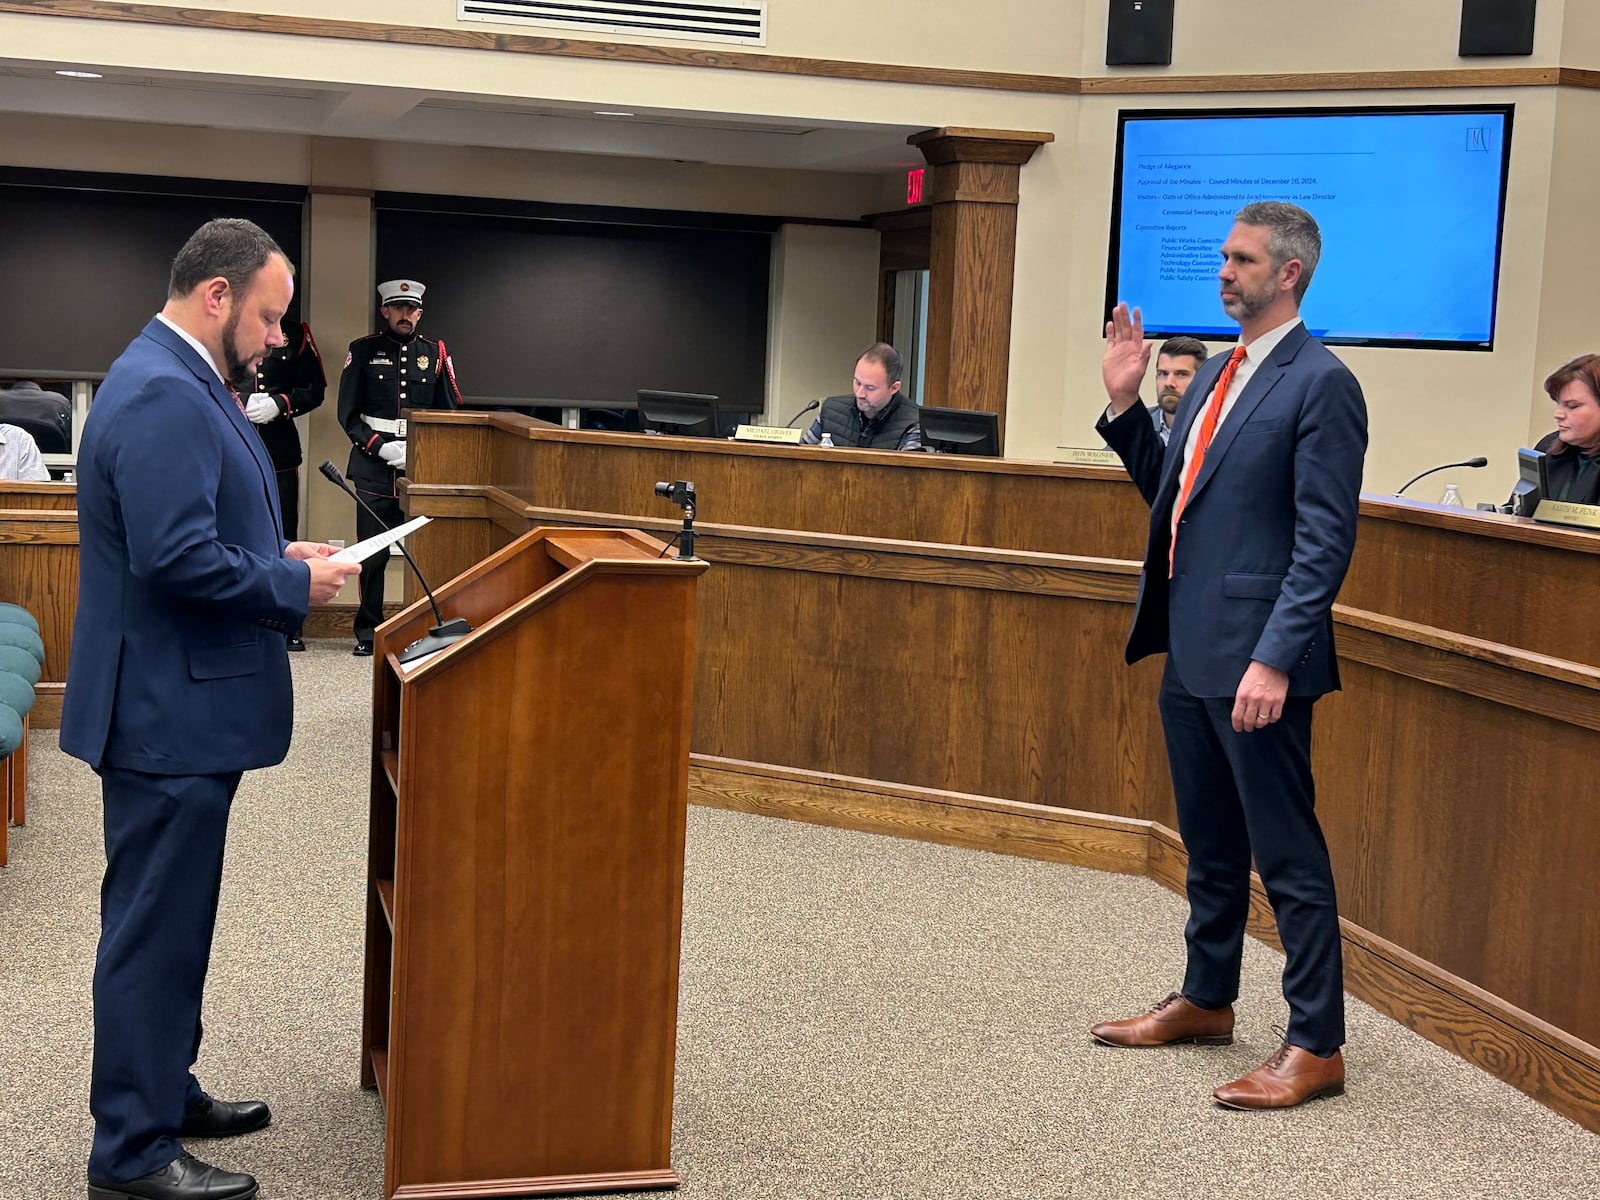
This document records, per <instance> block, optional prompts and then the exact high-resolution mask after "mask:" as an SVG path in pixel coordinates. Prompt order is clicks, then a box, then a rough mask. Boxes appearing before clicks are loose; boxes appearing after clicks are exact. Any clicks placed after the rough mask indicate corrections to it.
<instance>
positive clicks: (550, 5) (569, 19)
mask: <svg viewBox="0 0 1600 1200" xmlns="http://www.w3.org/2000/svg"><path fill="white" fill-rule="evenodd" d="M456 15H457V16H459V17H460V18H461V19H462V20H463V21H492V22H494V23H496V24H505V25H536V26H539V27H540V28H541V29H552V30H557V29H598V30H602V31H604V32H606V33H619V34H624V35H626V34H650V35H652V36H655V37H664V38H686V39H689V40H691V41H696V42H737V43H740V44H742V45H746V46H765V45H766V44H767V0H742V2H741V0H720V2H719V0H700V2H699V3H676V2H674V0H459V2H458V3H457V5H456Z"/></svg>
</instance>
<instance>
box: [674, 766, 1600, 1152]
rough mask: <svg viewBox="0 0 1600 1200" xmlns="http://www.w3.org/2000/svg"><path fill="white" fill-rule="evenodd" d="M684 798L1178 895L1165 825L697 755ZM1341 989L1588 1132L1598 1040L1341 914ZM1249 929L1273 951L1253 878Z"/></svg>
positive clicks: (1597, 1087) (1595, 1096)
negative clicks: (1105, 874)
mask: <svg viewBox="0 0 1600 1200" xmlns="http://www.w3.org/2000/svg"><path fill="white" fill-rule="evenodd" d="M689 801H690V803H692V804H698V805H702V806H704V807H708V808H722V809H728V810H731V811H735V812H747V813H755V814H757V815H760V816H769V817H781V818H784V819H787V820H797V821H806V822H809V823H811V824H814V825H828V826H832V827H834V828H839V829H853V830H857V831H860V832H865V833H882V834H889V835H891V836H894V837H908V838H914V839H916V840H918V841H926V842H937V843H939V844H941V845H946V846H961V847H964V848H966V849H972V850H989V851H993V852H994V853H997V854H1014V855H1018V856H1021V857H1024V858H1037V859H1043V860H1045V861H1047V862H1059V863H1066V864H1069V865H1072V866H1081V867H1089V868H1092V869H1094V870H1101V871H1116V872H1119V873H1122V874H1136V875H1137V874H1143V875H1147V876H1149V877H1150V878H1151V879H1154V880H1155V881H1156V882H1158V883H1161V884H1163V885H1165V886H1166V887H1168V888H1171V889H1172V890H1173V891H1176V892H1179V893H1181V892H1182V891H1183V881H1184V873H1185V870H1186V868H1187V865H1188V855H1187V854H1186V852H1185V851H1184V849H1183V843H1182V841H1181V840H1180V839H1179V837H1178V835H1177V834H1176V833H1174V832H1173V831H1172V830H1170V829H1168V828H1167V827H1166V826H1164V825H1160V824H1157V823H1155V822H1151V821H1137V820H1130V819H1123V818H1113V817H1105V816H1100V815H1098V814H1095V813H1085V812H1075V811H1070V810H1067V809H1055V808H1047V807H1045V806H1042V805H1033V804H1019V803H1015V802H1012V801H1006V800H997V799H993V798H990V797H986V796H972V795H966V794H964V793H957V792H941V791H936V790H933V789H928V788H912V787H904V786H901V785H898V784H889V783H882V782H879V781H877V780H865V779H854V778H850V777H847V776H841V775H826V774H823V773H820V772H815V771H802V770H797V769H794V768H789V767H775V766H771V765H767V764H762V763H747V762H738V761H735V760H732V759H723V758H713V757H710V756H708V755H700V754H694V755H691V756H690V768H689ZM1340 926H1341V933H1342V937H1343V943H1344V961H1345V987H1346V989H1347V990H1349V991H1350V993H1351V994H1352V995H1354V996H1357V997H1359V998H1360V999H1361V1000H1363V1001H1364V1002H1366V1003H1367V1004H1370V1005H1371V1006H1372V1007H1373V1008H1375V1009H1377V1010H1378V1011H1379V1012H1381V1013H1383V1014H1385V1015H1386V1016H1388V1017H1391V1018H1393V1019H1394V1020H1396V1021H1399V1022H1400V1023H1401V1024H1402V1025H1405V1026H1406V1027H1407V1028H1408V1029H1411V1030H1413V1031H1414V1032H1416V1033H1418V1034H1420V1035H1421V1036H1422V1037H1425V1038H1427V1039H1428V1040H1429V1041H1430V1042H1432V1043H1434V1044H1435V1045H1436V1046H1442V1047H1443V1048H1444V1049H1446V1050H1449V1051H1450V1052H1451V1053H1453V1054H1456V1055H1458V1056H1459V1057H1461V1058H1463V1059H1465V1060H1466V1061H1467V1062H1470V1063H1472V1064H1473V1065H1474V1066H1476V1067H1478V1068H1479V1069H1480V1070H1483V1071H1487V1072H1488V1073H1489V1074H1491V1075H1494V1076H1495V1077H1497V1078H1499V1079H1502V1080H1504V1081H1505V1082H1507V1083H1509V1084H1511V1085H1512V1086H1513V1087H1515V1088H1517V1089H1519V1090H1520V1091H1522V1092H1525V1093H1527V1094H1528V1095H1529V1096H1531V1097H1533V1098H1534V1099H1535V1100H1537V1101H1538V1102H1539V1103H1541V1104H1543V1105H1545V1106H1546V1107H1547V1108H1550V1109H1553V1110H1554V1111H1556V1112H1558V1113H1560V1114H1561V1115H1562V1116H1565V1117H1567V1118H1569V1119H1570V1120H1572V1121H1575V1122H1576V1123H1577V1124H1579V1125H1581V1126H1583V1127H1584V1128H1585V1129H1588V1130H1591V1131H1593V1132H1596V1133H1600V1048H1597V1047H1595V1046H1591V1045H1589V1044H1588V1043H1586V1042H1583V1041H1580V1040H1579V1039H1577V1038H1575V1037H1573V1036H1571V1035H1570V1034H1567V1033H1564V1032H1563V1031H1561V1030H1559V1029H1557V1028H1555V1027H1553V1026H1551V1025H1549V1024H1547V1023H1546V1022H1544V1021H1541V1020H1539V1019H1538V1018H1537V1017H1535V1016H1533V1015H1532V1014H1530V1013H1527V1012H1524V1011H1523V1010H1521V1009H1519V1008H1516V1007H1514V1006H1513V1005H1510V1004H1508V1003H1506V1002H1505V1001H1504V1000H1501V999H1500V998H1499V997H1496V996H1493V995H1491V994H1490V993H1488V992H1485V991H1484V990H1483V989H1481V988H1478V987H1475V986H1474V985H1472V984H1471V983H1468V982H1467V981H1466V980H1464V979H1461V978H1459V977H1457V976H1455V975H1452V974H1450V973H1449V972H1447V971H1444V970H1442V969H1440V968H1439V967H1436V966H1434V965H1433V964H1432V963H1429V962H1425V961H1424V960H1422V959H1420V958H1418V957H1416V956H1415V955H1413V954H1410V953H1408V952H1407V951H1405V950H1403V949H1401V948H1400V947H1399V946H1396V945H1394V944H1393V943H1391V942H1388V941H1385V940H1384V939H1383V938H1380V937H1378V936H1377V935H1376V934H1373V933H1371V932H1370V931H1368V930H1366V929H1363V928H1362V927H1361V926H1359V925H1354V924H1352V923H1351V922H1349V921H1346V920H1343V919H1341V921H1340ZM1249 927H1250V933H1251V934H1252V935H1253V936H1255V937H1257V938H1259V939H1261V940H1262V941H1264V942H1267V943H1268V944H1270V945H1272V946H1274V947H1275V948H1278V949H1281V946H1280V945H1279V943H1278V940H1277V931H1276V927H1275V926H1274V924H1273V921H1272V913H1271V909H1270V907H1269V906H1268V904H1267V898H1266V892H1265V891H1264V889H1263V888H1262V886H1261V881H1260V879H1259V878H1258V877H1256V876H1254V875H1252V877H1251V904H1250V926H1249Z"/></svg>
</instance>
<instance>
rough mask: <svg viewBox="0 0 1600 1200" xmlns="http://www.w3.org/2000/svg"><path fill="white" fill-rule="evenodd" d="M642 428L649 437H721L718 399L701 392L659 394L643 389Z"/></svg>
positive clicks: (640, 408)
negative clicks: (668, 435) (673, 435)
mask: <svg viewBox="0 0 1600 1200" xmlns="http://www.w3.org/2000/svg"><path fill="white" fill-rule="evenodd" d="M637 395H638V397H639V428H641V429H643V430H645V431H646V432H648V433H675V434H677V435H678V436H679V437H706V438H714V437H721V436H722V418H721V416H720V415H719V414H718V412H717V398H716V397H715V396H705V395H701V394H700V393H699V392H656V391H649V390H647V389H643V388H641V389H640V390H639V392H638V393H637Z"/></svg>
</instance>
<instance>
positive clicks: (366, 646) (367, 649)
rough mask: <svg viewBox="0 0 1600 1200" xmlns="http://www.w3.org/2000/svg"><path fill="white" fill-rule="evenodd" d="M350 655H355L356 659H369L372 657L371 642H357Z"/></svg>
mask: <svg viewBox="0 0 1600 1200" xmlns="http://www.w3.org/2000/svg"><path fill="white" fill-rule="evenodd" d="M350 653H351V654H353V655H355V656H356V657H357V658H371V657H372V643H371V642H357V643H356V648H355V649H354V650H352V651H350Z"/></svg>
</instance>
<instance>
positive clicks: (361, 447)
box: [339, 279, 461, 656]
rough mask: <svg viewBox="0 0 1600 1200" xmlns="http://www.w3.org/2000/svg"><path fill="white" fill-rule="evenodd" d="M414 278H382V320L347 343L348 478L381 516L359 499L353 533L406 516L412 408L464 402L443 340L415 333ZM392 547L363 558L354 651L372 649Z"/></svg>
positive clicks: (343, 397) (376, 530) (342, 385)
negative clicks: (403, 494) (401, 488)
mask: <svg viewBox="0 0 1600 1200" xmlns="http://www.w3.org/2000/svg"><path fill="white" fill-rule="evenodd" d="M425 290H426V289H425V288H424V287H423V285H422V284H420V283H418V282H417V281H416V280H414V279H391V280H390V281H389V282H388V283H383V284H379V285H378V303H379V304H380V305H381V308H380V309H379V311H380V312H382V314H383V320H384V328H383V330H382V331H381V332H379V333H374V334H372V335H371V336H369V337H364V338H357V339H356V340H355V341H353V342H351V343H350V353H349V354H347V355H345V359H344V373H343V374H342V375H341V376H340V377H339V424H341V425H343V426H344V431H345V433H347V434H348V435H349V436H350V440H351V442H353V443H354V448H353V449H352V450H351V451H350V466H349V470H348V471H346V474H347V475H348V476H349V477H350V485H351V486H352V487H353V488H355V490H356V491H358V492H360V493H361V498H362V499H363V500H365V501H366V502H367V504H368V505H369V506H371V508H372V509H373V510H374V511H375V512H376V513H377V514H378V516H380V517H382V518H383V523H382V524H379V523H378V521H376V520H375V519H374V518H373V517H372V516H371V515H369V514H368V512H367V510H366V509H365V508H362V507H361V506H360V505H357V506H356V537H357V538H358V539H361V540H363V541H364V540H365V539H367V538H369V537H376V536H377V535H378V534H380V533H382V532H383V531H384V530H385V529H387V528H393V527H394V526H396V525H398V524H400V523H401V522H402V520H403V519H404V514H402V513H401V511H400V499H399V492H398V488H397V481H398V480H399V478H400V476H401V475H402V474H403V473H404V472H405V469H406V423H405V421H404V419H403V418H402V417H401V412H402V410H403V409H407V408H440V409H452V408H460V407H461V391H460V389H459V388H458V387H456V376H455V368H454V367H453V366H451V364H450V357H449V352H448V351H447V350H446V349H445V345H444V342H443V341H437V342H430V341H429V340H428V339H427V338H423V337H418V336H417V325H418V323H419V322H420V321H421V320H422V293H423V292H424V291H425ZM388 561H389V556H388V555H387V554H374V555H373V556H372V557H371V558H369V559H367V560H366V562H364V563H362V564H361V603H360V605H359V607H357V609H356V622H355V635H356V648H355V650H354V651H353V653H354V654H356V655H357V656H365V655H368V654H371V653H372V633H373V630H375V629H376V628H377V627H378V625H379V623H380V622H382V620H383V571H384V567H385V566H387V565H388Z"/></svg>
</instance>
